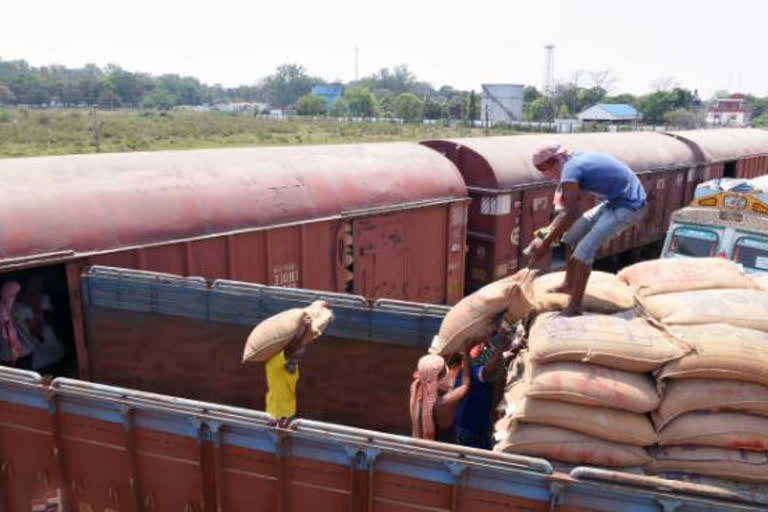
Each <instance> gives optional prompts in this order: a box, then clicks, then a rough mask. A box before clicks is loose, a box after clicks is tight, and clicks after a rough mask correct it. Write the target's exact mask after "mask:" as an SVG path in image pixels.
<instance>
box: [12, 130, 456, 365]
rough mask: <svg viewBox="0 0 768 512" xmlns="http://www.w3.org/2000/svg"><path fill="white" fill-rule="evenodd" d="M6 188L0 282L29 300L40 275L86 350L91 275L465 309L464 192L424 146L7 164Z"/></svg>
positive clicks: (63, 322) (64, 328) (69, 335)
mask: <svg viewBox="0 0 768 512" xmlns="http://www.w3.org/2000/svg"><path fill="white" fill-rule="evenodd" d="M0 175H2V176H3V190H4V197H5V199H4V200H3V201H2V202H0V212H1V214H0V272H2V273H3V276H2V277H3V279H2V280H3V281H6V280H10V279H17V280H19V282H21V284H22V289H24V287H25V286H26V282H27V281H26V280H27V278H28V277H30V276H31V275H33V274H37V275H39V276H41V277H43V281H44V286H45V289H46V291H47V292H48V293H49V294H50V296H51V297H52V299H53V302H54V304H53V305H54V310H55V312H56V313H57V315H58V319H57V322H56V323H57V325H56V327H57V328H58V331H59V332H60V334H61V335H62V336H64V337H65V338H66V339H67V341H68V342H69V343H72V342H75V344H76V346H77V347H80V348H81V347H83V346H84V344H83V323H82V313H81V311H80V301H79V290H78V286H79V281H78V279H79V275H80V272H81V270H82V269H84V268H87V267H88V266H90V265H99V264H102V265H114V266H120V267H127V268H135V269H146V270H154V271H161V272H170V273H177V274H183V275H196V276H202V277H203V278H205V279H207V280H214V279H223V278H226V279H237V280H241V281H249V282H258V283H267V284H271V285H277V286H284V287H303V288H311V289H318V290H328V291H337V292H347V293H354V294H359V295H363V296H365V297H368V298H377V297H392V298H396V299H407V300H414V301H421V302H432V303H448V304H453V303H455V302H456V301H458V300H459V299H460V298H461V297H462V296H463V292H464V284H463V282H464V240H465V237H466V233H465V230H466V225H465V222H466V215H467V214H466V210H467V204H468V201H469V200H468V198H467V192H466V187H465V186H464V182H463V180H462V179H461V176H460V175H459V173H458V171H457V170H456V168H455V166H454V165H453V164H452V163H451V162H449V161H448V160H446V159H445V158H443V157H442V156H441V155H439V154H437V153H435V152H434V151H432V150H430V149H428V148H425V147H423V146H420V145H418V144H413V143H394V144H361V145H339V146H322V147H284V148H255V149H222V150H204V151H197V150H196V151H165V152H154V153H126V154H105V155H72V156H56V157H39V158H17V159H6V160H0ZM70 317H71V319H70ZM78 359H79V361H80V363H81V364H85V362H86V361H87V354H85V353H81V354H80V355H79V357H78ZM80 376H81V377H83V378H87V376H88V374H87V371H86V370H85V366H81V368H80Z"/></svg>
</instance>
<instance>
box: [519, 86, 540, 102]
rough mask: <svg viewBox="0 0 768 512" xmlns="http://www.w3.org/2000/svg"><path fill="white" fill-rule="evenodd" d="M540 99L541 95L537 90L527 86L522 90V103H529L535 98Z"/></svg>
mask: <svg viewBox="0 0 768 512" xmlns="http://www.w3.org/2000/svg"><path fill="white" fill-rule="evenodd" d="M539 97H541V93H540V92H539V90H538V89H537V88H535V87H534V86H532V85H528V86H526V87H525V88H524V89H523V102H524V103H530V102H532V101H533V100H535V99H536V98H539Z"/></svg>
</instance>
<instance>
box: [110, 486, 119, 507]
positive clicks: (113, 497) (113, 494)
mask: <svg viewBox="0 0 768 512" xmlns="http://www.w3.org/2000/svg"><path fill="white" fill-rule="evenodd" d="M107 495H108V496H109V501H111V502H112V503H114V504H115V505H117V504H118V503H119V501H120V491H118V490H117V489H116V488H115V487H110V488H109V489H107Z"/></svg>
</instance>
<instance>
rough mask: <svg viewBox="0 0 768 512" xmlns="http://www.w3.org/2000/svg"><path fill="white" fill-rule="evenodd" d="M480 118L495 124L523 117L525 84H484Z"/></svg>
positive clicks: (484, 122)
mask: <svg viewBox="0 0 768 512" xmlns="http://www.w3.org/2000/svg"><path fill="white" fill-rule="evenodd" d="M482 88H483V96H482V99H481V103H480V119H481V120H482V121H483V124H486V125H488V126H493V125H495V124H499V123H512V122H515V121H522V119H523V86H522V85H519V84H483V85H482Z"/></svg>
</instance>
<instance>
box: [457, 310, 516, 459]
mask: <svg viewBox="0 0 768 512" xmlns="http://www.w3.org/2000/svg"><path fill="white" fill-rule="evenodd" d="M491 340H492V341H491V342H490V343H488V342H486V341H485V340H483V342H482V343H480V344H478V345H476V346H475V347H473V348H472V351H471V352H470V358H471V359H470V361H471V362H470V366H471V368H470V379H471V380H472V385H471V386H470V387H469V392H468V393H467V396H465V397H464V398H463V399H462V400H461V402H459V405H458V407H457V408H456V414H455V417H454V429H455V431H456V442H457V444H460V445H463V446H471V447H474V448H485V449H488V450H490V449H491V412H492V411H491V409H492V407H493V399H494V394H495V390H496V383H497V382H498V380H499V377H500V376H501V375H502V374H503V373H504V365H503V364H502V361H501V359H502V355H503V353H504V352H505V351H507V350H508V349H509V348H510V346H511V343H512V327H511V326H510V325H509V324H507V322H506V321H504V320H502V322H501V326H500V328H499V331H498V333H497V334H496V335H495V336H493V337H492V338H491ZM459 386H461V374H459V375H457V376H456V382H455V384H454V389H456V388H458V387H459Z"/></svg>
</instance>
